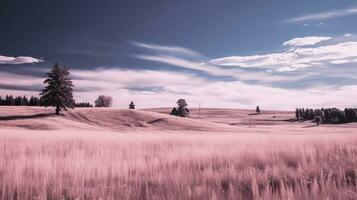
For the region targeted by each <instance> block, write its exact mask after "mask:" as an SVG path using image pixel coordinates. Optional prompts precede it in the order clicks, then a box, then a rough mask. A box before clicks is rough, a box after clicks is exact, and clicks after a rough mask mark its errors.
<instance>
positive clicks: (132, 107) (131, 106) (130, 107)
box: [129, 101, 135, 109]
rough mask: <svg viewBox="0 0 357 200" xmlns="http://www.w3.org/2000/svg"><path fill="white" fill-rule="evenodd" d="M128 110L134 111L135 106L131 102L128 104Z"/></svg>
mask: <svg viewBox="0 0 357 200" xmlns="http://www.w3.org/2000/svg"><path fill="white" fill-rule="evenodd" d="M129 109H135V104H134V102H133V101H131V102H130V104H129Z"/></svg>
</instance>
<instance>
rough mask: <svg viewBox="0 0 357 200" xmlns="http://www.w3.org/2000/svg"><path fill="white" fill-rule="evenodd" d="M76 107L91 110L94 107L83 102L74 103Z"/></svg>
mask: <svg viewBox="0 0 357 200" xmlns="http://www.w3.org/2000/svg"><path fill="white" fill-rule="evenodd" d="M74 107H77V108H91V107H93V105H92V104H90V103H89V102H81V103H74Z"/></svg>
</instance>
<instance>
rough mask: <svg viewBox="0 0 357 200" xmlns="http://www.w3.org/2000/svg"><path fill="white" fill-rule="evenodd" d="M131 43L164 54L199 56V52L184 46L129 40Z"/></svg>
mask: <svg viewBox="0 0 357 200" xmlns="http://www.w3.org/2000/svg"><path fill="white" fill-rule="evenodd" d="M131 44H132V45H134V46H137V47H141V48H144V49H149V50H153V51H156V52H163V53H166V54H170V53H171V54H181V55H187V56H201V55H200V54H199V53H197V52H195V51H193V50H191V49H187V48H184V47H178V46H164V45H157V44H150V43H144V42H131Z"/></svg>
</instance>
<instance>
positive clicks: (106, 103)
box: [94, 95, 113, 107]
mask: <svg viewBox="0 0 357 200" xmlns="http://www.w3.org/2000/svg"><path fill="white" fill-rule="evenodd" d="M94 104H95V107H111V106H112V104H113V98H112V97H111V96H104V95H100V96H99V97H98V98H97V100H95V102H94Z"/></svg>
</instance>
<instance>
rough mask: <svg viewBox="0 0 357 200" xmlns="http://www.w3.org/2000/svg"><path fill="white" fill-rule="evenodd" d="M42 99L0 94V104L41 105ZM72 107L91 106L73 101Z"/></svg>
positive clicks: (87, 103)
mask: <svg viewBox="0 0 357 200" xmlns="http://www.w3.org/2000/svg"><path fill="white" fill-rule="evenodd" d="M42 105H43V100H42V99H41V98H39V97H36V96H31V97H27V96H13V95H6V96H5V97H2V96H0V106H42ZM74 107H93V105H92V104H91V103H89V102H78V103H77V102H75V103H74Z"/></svg>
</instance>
